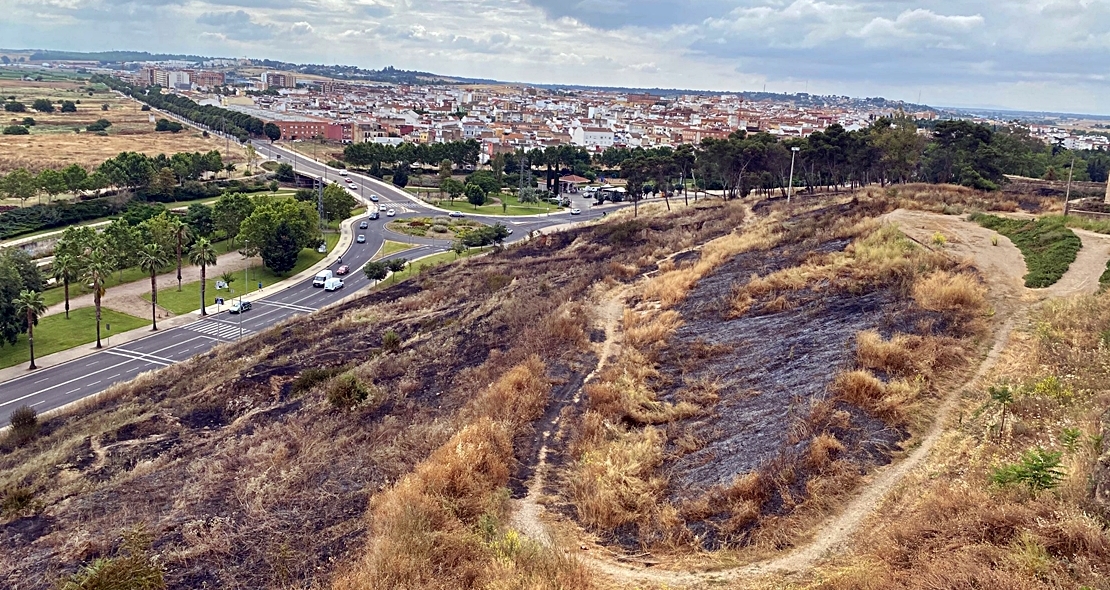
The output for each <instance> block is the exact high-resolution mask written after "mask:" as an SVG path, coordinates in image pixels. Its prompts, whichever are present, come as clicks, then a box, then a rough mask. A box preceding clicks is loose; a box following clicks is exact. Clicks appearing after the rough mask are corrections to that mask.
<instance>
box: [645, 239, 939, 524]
mask: <svg viewBox="0 0 1110 590" xmlns="http://www.w3.org/2000/svg"><path fill="white" fill-rule="evenodd" d="M847 243H848V242H847V241H846V240H833V241H828V242H824V243H821V244H816V245H811V246H809V247H805V246H783V247H778V248H775V249H772V250H770V251H768V252H751V253H746V254H741V255H739V256H737V257H736V258H734V259H733V260H731V261H730V262H728V263H727V264H725V265H723V266H722V267H721V268H720V269H719V270H718V271H717V272H715V273H714V274H713V275H711V276H709V277H706V278H705V279H703V280H702V281H701V282H700V283H699V284H698V285H697V286H696V287H695V288H694V289H693V290H692V291H691V292H690V294H689V296H688V297H687V299H686V301H685V302H684V303H683V304H682V306H681V307H680V308H679V310H678V311H679V312H680V313H681V315H682V318H683V322H684V323H683V325H682V326H681V327H680V328H679V329H678V330H677V332H676V334H675V336H674V337H673V339H672V340H671V341H670V342H669V346H668V352H667V353H666V354H665V355H664V357H663V358H662V362H661V367H662V377H661V379H660V380H659V382H658V383H656V384H655V385H656V388H657V391H659V392H660V394H661V397H662V398H664V399H666V400H668V401H676V400H680V399H684V397H686V396H688V395H689V393H688V392H689V391H692V390H693V389H692V388H696V387H698V386H702V387H704V385H705V384H707V383H711V384H712V385H713V388H714V389H715V390H716V392H717V395H718V396H719V399H718V401H717V402H716V403H712V404H710V405H709V406H708V407H707V408H706V410H705V412H704V413H702V414H701V415H699V416H695V417H693V418H690V419H688V420H685V421H682V422H680V423H678V424H675V425H672V431H676V432H677V431H681V432H686V433H691V434H693V435H694V436H695V437H696V438H697V439H699V440H700V442H701V444H700V447H699V448H697V449H695V450H692V451H690V450H689V449H687V450H681V449H679V448H677V447H676V446H675V445H673V444H672V445H670V447H669V448H668V451H669V453H668V457H669V458H668V460H667V461H666V463H665V464H664V468H663V469H664V471H665V473H666V474H667V475H668V476H669V478H670V483H671V490H670V497H671V500H673V501H680V500H683V499H689V498H694V497H698V496H701V495H702V494H704V493H706V492H707V491H709V490H710V489H712V488H714V487H716V486H728V485H729V484H731V483H732V482H733V481H734V479H735V478H736V477H737V476H740V475H743V474H746V473H748V472H751V471H755V470H758V469H759V468H760V467H761V466H763V465H765V464H766V463H767V462H768V461H771V460H772V459H774V458H775V457H776V456H778V455H780V454H781V453H784V452H787V453H789V452H799V451H801V450H803V449H804V448H805V445H806V444H807V443H806V441H804V440H803V441H795V440H791V436H790V433H791V429H792V426H794V425H795V423H796V422H798V421H800V420H803V419H804V418H806V416H808V413H809V408H810V404H811V403H812V402H813V401H815V400H821V399H824V398H825V397H826V395H827V392H826V389H827V387H828V386H829V384H830V383H831V382H832V379H833V377H834V376H835V374H836V373H837V372H839V371H840V370H842V369H844V368H847V367H849V366H851V364H852V362H853V357H854V349H853V342H854V338H855V336H856V334H857V333H858V332H860V331H864V330H878V331H879V332H880V333H882V334H884V335H888V336H889V335H890V334H891V333H892V332H895V331H911V330H909V329H907V328H911V327H912V326H917V325H921V324H927V323H929V322H922V321H920V320H925V319H929V318H928V317H927V315H926V314H924V313H922V312H921V311H920V310H916V309H913V308H910V307H908V306H907V304H905V303H903V302H901V301H899V299H900V298H899V297H898V294H897V293H896V292H895V291H894V289H893V288H877V289H875V290H872V291H870V292H865V293H848V292H845V291H841V290H836V289H827V290H824V291H822V292H812V291H802V292H800V293H797V294H795V296H794V297H793V298H792V305H793V306H794V307H792V308H791V309H788V310H787V311H781V312H777V313H770V312H766V311H760V307H759V305H757V306H756V307H755V308H754V309H753V311H752V312H749V313H748V314H745V315H744V316H741V317H739V318H736V319H732V320H725V319H722V318H725V317H727V314H726V313H724V312H725V311H726V310H727V306H728V304H729V297H730V294H731V292H732V289H733V287H734V285H742V284H744V283H746V282H747V281H748V280H749V279H750V277H751V276H752V275H753V274H756V275H765V274H767V273H770V272H774V271H776V270H780V269H783V268H788V267H792V266H796V265H798V264H799V263H801V262H803V261H804V260H805V258H806V257H807V256H810V255H812V254H813V253H814V252H825V253H827V252H833V251H839V250H842V249H843V248H844V247H845V246H847ZM842 409H845V408H842ZM847 409H848V410H849V413H850V414H851V416H852V419H851V427H850V428H849V429H847V430H844V431H841V432H835V433H834V434H835V435H836V436H837V438H838V439H839V440H840V441H841V442H842V443H844V444H845V445H846V446H847V447H848V449H847V451H846V452H847V454H848V455H849V457H848V458H850V459H852V460H854V461H855V462H857V463H859V464H860V465H861V466H862V467H863V468H867V467H869V466H873V465H876V464H882V463H885V462H887V461H889V456H890V452H891V450H892V449H893V448H895V446H896V444H897V443H898V441H900V440H902V439H903V438H904V437H905V433H904V432H903V431H901V430H899V429H896V428H890V427H888V426H887V425H886V424H885V423H883V422H882V421H881V420H878V419H876V418H874V417H872V416H869V415H867V414H866V413H865V412H862V411H859V410H856V409H854V408H847ZM804 483H805V480H804V478H800V481H799V482H798V485H799V486H801V487H802V488H803V489H804ZM799 491H801V490H799ZM779 509H781V506H776V505H775V503H774V502H772V503H771V504H770V505H768V506H765V510H769V511H771V512H778V511H779Z"/></svg>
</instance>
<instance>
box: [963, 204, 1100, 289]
mask: <svg viewBox="0 0 1110 590" xmlns="http://www.w3.org/2000/svg"><path fill="white" fill-rule="evenodd" d="M971 220H972V221H974V222H976V223H978V224H979V225H981V226H983V227H985V228H987V229H993V230H994V231H997V232H998V233H1000V234H1002V235H1004V236H1006V237H1007V238H1010V241H1011V242H1013V243H1014V245H1015V246H1017V247H1018V249H1019V250H1021V254H1022V256H1024V257H1025V267H1026V270H1027V271H1028V272H1027V273H1026V275H1025V286H1026V287H1029V288H1031V289H1040V288H1044V287H1049V286H1051V285H1053V284H1055V283H1056V281H1058V280H1060V277H1062V276H1064V273H1065V272H1067V270H1068V267H1069V266H1071V263H1072V262H1075V257H1076V256H1077V255H1078V253H1079V249H1080V248H1082V247H1083V242H1082V241H1080V239H1079V236H1077V235H1075V232H1073V231H1071V230H1070V229H1068V228H1067V227H1066V226H1065V221H1064V218H1063V217H1042V218H1040V219H1035V220H1028V219H1004V218H1002V217H996V216H994V215H984V214H982V213H977V214H975V215H972V216H971Z"/></svg>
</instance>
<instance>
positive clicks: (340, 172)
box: [339, 170, 349, 182]
mask: <svg viewBox="0 0 1110 590" xmlns="http://www.w3.org/2000/svg"><path fill="white" fill-rule="evenodd" d="M339 175H340V176H346V175H347V171H346V170H340V171H339ZM348 182H349V181H348Z"/></svg>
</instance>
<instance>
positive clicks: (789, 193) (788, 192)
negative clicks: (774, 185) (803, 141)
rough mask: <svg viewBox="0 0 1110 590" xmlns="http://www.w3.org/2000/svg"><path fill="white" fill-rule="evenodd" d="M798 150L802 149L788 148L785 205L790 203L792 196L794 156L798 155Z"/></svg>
mask: <svg viewBox="0 0 1110 590" xmlns="http://www.w3.org/2000/svg"><path fill="white" fill-rule="evenodd" d="M800 149H802V148H799V147H797V146H795V147H792V148H790V181H789V182H790V184H789V185H788V186H789V188H787V189H786V202H787V203H789V202H790V197H791V196H793V195H794V156H797V155H798V150H800Z"/></svg>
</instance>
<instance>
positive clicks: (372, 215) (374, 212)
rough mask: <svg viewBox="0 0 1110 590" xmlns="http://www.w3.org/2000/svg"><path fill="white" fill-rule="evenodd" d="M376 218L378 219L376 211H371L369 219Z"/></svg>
mask: <svg viewBox="0 0 1110 590" xmlns="http://www.w3.org/2000/svg"><path fill="white" fill-rule="evenodd" d="M377 218H378V212H377V211H371V212H370V219H377Z"/></svg>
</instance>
